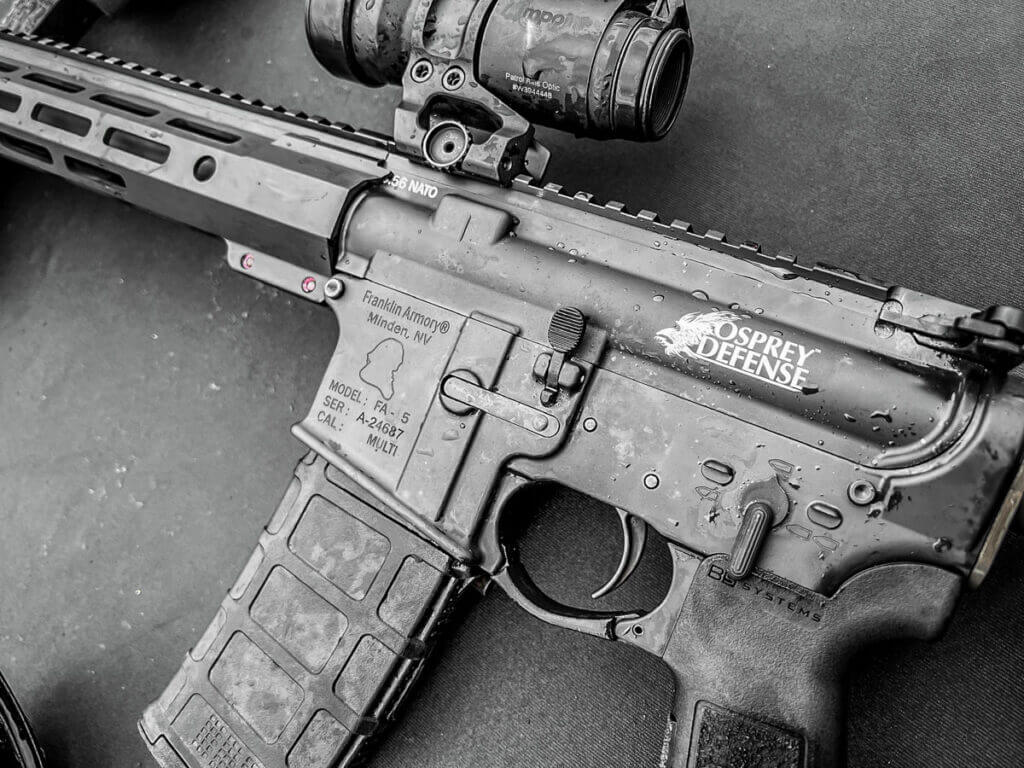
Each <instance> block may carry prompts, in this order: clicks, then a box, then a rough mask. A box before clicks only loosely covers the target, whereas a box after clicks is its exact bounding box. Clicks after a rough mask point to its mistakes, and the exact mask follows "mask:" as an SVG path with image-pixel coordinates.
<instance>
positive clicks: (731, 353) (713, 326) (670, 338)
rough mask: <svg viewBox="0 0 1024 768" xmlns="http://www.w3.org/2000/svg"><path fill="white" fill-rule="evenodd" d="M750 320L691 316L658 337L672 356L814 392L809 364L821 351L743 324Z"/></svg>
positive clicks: (710, 314) (727, 315) (715, 314)
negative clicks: (809, 377) (809, 383)
mask: <svg viewBox="0 0 1024 768" xmlns="http://www.w3.org/2000/svg"><path fill="white" fill-rule="evenodd" d="M749 319H750V316H749V315H739V314H737V313H735V312H725V311H715V312H691V313H690V314H688V315H683V316H682V317H681V318H679V319H678V320H677V321H676V324H675V326H674V327H672V328H665V329H663V330H660V331H658V333H657V334H655V337H654V338H656V339H657V340H658V341H659V342H660V343H661V345H662V346H663V347H665V352H666V354H669V355H675V356H676V357H692V358H694V359H696V360H705V361H707V362H709V363H715V364H716V365H721V366H722V367H724V368H728V369H729V370H731V371H736V372H737V373H742V374H744V375H745V376H752V377H753V378H755V379H760V380H761V381H764V382H767V383H768V384H774V385H775V386H777V387H782V388H783V389H788V390H790V391H792V392H803V391H805V389H806V388H807V387H808V383H807V377H808V375H809V373H810V370H809V369H808V367H807V366H808V363H809V361H810V359H811V357H812V356H814V355H816V354H818V353H820V352H821V350H820V349H808V348H807V347H805V346H804V345H803V344H799V343H797V342H795V341H786V340H784V339H783V338H782V337H781V336H776V335H774V334H770V333H765V332H764V331H760V330H757V329H755V328H750V327H748V326H745V325H743V320H749Z"/></svg>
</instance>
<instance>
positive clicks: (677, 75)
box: [640, 29, 690, 139]
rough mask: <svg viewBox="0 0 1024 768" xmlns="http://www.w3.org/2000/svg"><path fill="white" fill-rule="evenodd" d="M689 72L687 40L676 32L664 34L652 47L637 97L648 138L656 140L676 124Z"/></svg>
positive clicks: (679, 31)
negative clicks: (641, 87)
mask: <svg viewBox="0 0 1024 768" xmlns="http://www.w3.org/2000/svg"><path fill="white" fill-rule="evenodd" d="M689 72H690V49H689V38H688V37H687V35H686V34H685V33H683V32H682V31H681V30H678V29H670V30H668V31H666V32H665V34H663V35H662V36H661V38H660V39H659V40H658V42H657V44H656V45H655V47H654V53H653V54H652V56H651V60H650V64H649V65H648V68H647V75H646V77H645V78H644V85H643V90H642V91H641V95H640V103H641V108H640V109H641V113H642V114H644V115H646V116H647V119H646V120H644V122H645V123H646V128H647V130H645V131H644V133H646V134H647V135H648V137H649V138H652V139H660V138H661V137H662V136H664V135H665V134H666V133H668V132H669V129H670V128H671V127H672V124H673V123H674V122H675V120H676V115H677V114H678V113H679V106H680V105H681V104H682V103H683V94H684V93H685V92H686V81H687V78H688V77H689Z"/></svg>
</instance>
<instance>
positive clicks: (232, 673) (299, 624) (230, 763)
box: [139, 454, 464, 768]
mask: <svg viewBox="0 0 1024 768" xmlns="http://www.w3.org/2000/svg"><path fill="white" fill-rule="evenodd" d="M452 565H453V564H452V563H451V562H450V559H449V558H448V556H447V555H445V554H443V553H442V552H440V551H439V550H437V549H436V548H435V547H434V546H433V545H431V544H428V543H426V542H425V541H424V540H422V539H421V538H419V537H417V536H416V535H415V534H413V533H411V532H410V531H408V530H407V529H406V528H404V527H402V526H401V525H400V524H398V523H397V522H395V520H393V519H392V518H391V517H389V516H388V515H387V514H386V513H385V512H384V511H383V510H382V509H381V508H380V506H379V504H378V503H377V502H375V501H374V500H372V499H370V498H368V497H367V496H366V495H365V494H364V493H362V492H361V491H360V490H359V489H358V488H357V487H355V486H354V484H353V483H351V481H349V480H348V478H346V477H345V476H344V475H343V474H342V473H340V472H338V471H337V470H335V469H334V468H333V467H330V466H328V465H327V464H326V463H325V462H324V460H323V459H321V458H319V457H318V456H316V455H315V454H310V455H308V456H307V457H306V458H305V459H304V460H303V461H302V462H301V463H300V464H299V465H298V467H297V468H296V471H295V478H294V479H293V480H292V483H291V484H290V485H289V487H288V490H287V492H286V493H285V496H284V498H283V499H282V501H281V503H280V505H279V507H278V509H277V511H276V512H275V514H274V516H273V518H272V519H271V520H270V522H269V523H268V525H267V527H266V529H265V530H264V532H263V533H262V535H261V536H260V538H259V543H258V544H257V546H256V549H255V550H254V552H253V554H252V557H251V558H250V559H249V561H248V563H247V564H246V566H245V567H244V568H243V569H242V573H241V575H240V576H239V577H238V580H237V581H236V583H235V585H234V586H233V587H232V588H231V590H230V591H229V593H228V595H227V597H225V599H224V602H223V603H222V604H221V607H220V609H219V610H218V611H217V614H216V616H215V617H214V619H213V621H212V622H211V624H210V626H209V627H208V628H207V630H206V632H205V633H203V635H202V637H201V638H200V639H199V641H198V642H197V643H196V645H195V647H194V648H193V649H192V650H191V651H190V652H189V653H188V655H187V656H186V657H185V661H184V663H183V664H182V667H181V669H180V670H179V671H178V673H177V674H176V675H175V677H174V679H173V680H172V681H171V683H170V685H168V686H167V689H166V690H165V691H164V692H163V694H162V695H161V696H160V698H159V699H158V700H157V701H156V702H154V703H153V704H152V705H150V706H149V708H148V709H147V710H146V712H145V714H144V715H143V717H142V720H141V722H140V723H139V727H140V730H141V732H142V735H143V736H144V738H145V739H146V741H147V743H148V744H149V747H150V749H151V751H152V752H153V754H154V755H155V756H156V758H157V760H158V761H159V762H160V764H161V765H163V766H165V768H183V767H185V766H187V767H188V768H335V766H350V765H353V764H354V763H355V762H356V761H357V760H358V759H360V758H361V757H362V756H363V754H364V753H365V750H364V749H363V747H365V745H366V742H367V740H368V739H369V738H370V737H372V736H373V735H374V734H375V733H377V732H379V731H380V729H381V727H382V726H383V725H384V724H385V723H386V721H387V720H388V719H389V718H390V716H391V715H392V714H393V713H394V711H395V709H396V707H397V706H398V704H399V703H400V701H401V700H402V698H403V696H404V694H405V693H406V691H407V690H408V689H409V686H410V685H411V683H412V682H413V680H414V679H415V678H416V676H417V673H418V672H419V671H420V670H421V669H422V666H423V663H424V660H425V658H426V654H427V652H428V650H429V647H430V645H431V640H432V638H433V637H434V636H435V634H436V631H437V629H438V628H439V627H440V625H441V624H442V623H443V621H444V619H445V618H446V617H447V615H448V614H449V613H450V612H451V610H452V608H453V607H454V604H455V602H456V599H457V597H458V596H459V594H460V593H461V592H462V587H463V586H464V583H463V581H462V580H460V579H459V578H457V577H455V576H453V575H452V573H451V570H450V569H451V566H452Z"/></svg>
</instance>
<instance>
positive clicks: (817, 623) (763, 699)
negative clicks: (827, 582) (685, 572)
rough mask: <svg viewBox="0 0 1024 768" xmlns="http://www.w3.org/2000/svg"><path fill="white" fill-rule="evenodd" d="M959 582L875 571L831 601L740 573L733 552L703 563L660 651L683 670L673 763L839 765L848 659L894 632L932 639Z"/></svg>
mask: <svg viewBox="0 0 1024 768" xmlns="http://www.w3.org/2000/svg"><path fill="white" fill-rule="evenodd" d="M960 584H961V577H960V576H958V575H957V574H954V573H951V572H948V571H944V570H941V569H939V568H936V567H933V566H927V565H914V564H909V563H900V564H895V565H884V566H876V567H874V568H869V569H867V570H865V571H862V572H861V573H859V574H858V575H857V576H855V577H853V578H852V579H850V580H849V581H847V582H846V583H845V584H843V586H842V587H841V588H840V589H839V590H838V591H837V592H836V593H835V594H834V595H832V596H824V595H819V594H815V593H812V592H808V591H807V590H804V589H802V588H801V587H799V586H798V585H795V584H792V583H790V582H786V581H783V580H782V579H779V578H778V577H776V576H773V575H772V574H769V573H763V572H758V571H755V572H754V573H752V574H750V575H749V576H748V577H747V578H745V579H739V580H738V579H735V578H734V577H733V576H732V574H731V572H730V569H729V561H728V558H726V557H724V556H720V555H716V556H712V557H708V558H706V559H705V560H704V561H703V562H702V563H701V564H700V565H699V566H697V568H696V572H695V573H694V575H693V579H692V581H691V582H690V584H689V588H688V590H687V593H686V599H685V600H684V602H683V605H682V610H681V611H680V613H679V616H678V619H677V621H676V625H675V627H674V629H673V630H672V633H671V636H670V637H669V638H668V643H667V646H666V648H665V651H664V659H665V661H666V663H668V665H669V666H670V667H671V668H672V670H673V671H674V672H675V674H676V680H677V683H676V701H675V706H674V708H673V712H672V716H671V719H670V721H669V726H670V731H669V734H668V738H667V739H666V742H665V754H664V755H663V761H662V765H664V766H665V767H666V768H842V766H843V765H845V763H846V755H845V751H846V750H845V743H844V728H843V720H844V718H843V709H844V703H845V697H844V693H843V686H842V684H843V679H844V677H845V672H846V664H847V661H848V659H849V658H850V656H851V654H852V653H853V652H854V651H856V650H857V649H858V648H861V647H863V646H864V645H865V644H867V643H871V642H877V641H879V640H883V639H888V638H919V639H930V638H933V637H935V636H936V635H937V634H938V633H939V632H940V631H941V630H942V628H943V626H944V625H945V623H946V621H947V620H948V617H949V615H950V613H951V612H952V609H953V604H954V603H955V601H956V597H957V595H958V594H959V591H960Z"/></svg>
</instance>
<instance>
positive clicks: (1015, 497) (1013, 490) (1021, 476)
mask: <svg viewBox="0 0 1024 768" xmlns="http://www.w3.org/2000/svg"><path fill="white" fill-rule="evenodd" d="M1021 499H1024V462H1022V463H1021V465H1020V467H1019V468H1018V469H1017V476H1016V477H1015V478H1013V484H1012V485H1011V486H1010V491H1009V493H1007V494H1006V498H1005V499H1003V505H1002V506H1001V507H1000V508H999V512H998V514H996V520H995V522H994V523H992V528H991V530H989V532H988V538H986V539H985V544H984V545H983V546H982V548H981V554H979V555H978V561H977V562H976V563H975V564H974V570H973V571H971V575H970V577H969V578H968V579H967V584H968V586H970V587H971V589H974V588H976V587H978V586H979V585H980V584H981V582H983V581H984V580H985V577H986V576H987V575H988V571H989V569H990V568H991V567H992V562H993V561H994V560H995V559H996V553H998V552H999V548H1000V547H1001V546H1002V545H1003V539H1005V538H1006V532H1007V531H1008V530H1010V525H1011V524H1012V523H1013V516H1014V515H1015V514H1017V508H1018V507H1020V502H1021Z"/></svg>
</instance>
